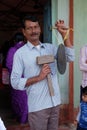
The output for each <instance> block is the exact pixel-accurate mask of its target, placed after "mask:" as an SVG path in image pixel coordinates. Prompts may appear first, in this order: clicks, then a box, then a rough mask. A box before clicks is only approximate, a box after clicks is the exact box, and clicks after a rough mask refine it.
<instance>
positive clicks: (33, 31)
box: [11, 16, 74, 130]
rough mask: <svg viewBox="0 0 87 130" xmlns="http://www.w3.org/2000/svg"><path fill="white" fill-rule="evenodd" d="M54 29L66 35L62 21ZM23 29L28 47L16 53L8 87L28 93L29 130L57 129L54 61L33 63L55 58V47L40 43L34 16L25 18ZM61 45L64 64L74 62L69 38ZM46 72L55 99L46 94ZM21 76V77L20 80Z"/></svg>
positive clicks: (38, 28)
mask: <svg viewBox="0 0 87 130" xmlns="http://www.w3.org/2000/svg"><path fill="white" fill-rule="evenodd" d="M55 27H56V28H57V30H58V31H59V32H60V33H61V35H62V37H63V38H64V37H65V36H66V33H67V29H66V27H65V25H64V21H62V20H60V21H57V22H56V24H55ZM22 28H23V34H24V36H25V37H26V39H27V44H26V45H24V46H23V47H22V48H20V49H19V50H18V51H17V52H16V53H15V56H14V64H13V70H12V74H11V84H12V86H13V88H15V89H20V90H24V89H26V91H27V95H28V112H29V125H30V130H58V117H59V105H60V104H61V100H60V90H59V84H58V79H57V68H56V61H55V62H54V63H51V64H50V65H48V64H44V65H43V66H40V65H38V64H37V62H36V58H37V56H43V55H53V56H56V53H57V48H58V47H55V46H53V44H47V43H44V44H43V43H41V42H40V41H39V37H40V33H41V29H40V25H39V22H38V19H37V18H35V17H34V16H25V17H24V19H23V23H22ZM64 44H65V46H66V48H65V50H66V58H67V61H73V60H74V52H73V48H72V45H71V43H70V40H69V37H67V39H66V40H65V41H64ZM49 73H51V78H52V84H53V89H54V96H50V94H49V89H48V83H47V75H48V74H49ZM22 74H23V75H24V78H21V75H22Z"/></svg>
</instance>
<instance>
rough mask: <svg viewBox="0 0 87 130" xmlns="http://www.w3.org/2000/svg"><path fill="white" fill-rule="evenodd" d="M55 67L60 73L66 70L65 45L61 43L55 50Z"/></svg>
mask: <svg viewBox="0 0 87 130" xmlns="http://www.w3.org/2000/svg"><path fill="white" fill-rule="evenodd" d="M57 68H58V71H59V73H60V74H64V73H65V71H66V55H65V46H64V45H63V44H60V45H59V47H58V50H57Z"/></svg>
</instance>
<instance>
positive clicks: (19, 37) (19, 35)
mask: <svg viewBox="0 0 87 130" xmlns="http://www.w3.org/2000/svg"><path fill="white" fill-rule="evenodd" d="M14 41H15V42H20V41H24V35H23V33H21V32H17V33H16V34H15V35H14Z"/></svg>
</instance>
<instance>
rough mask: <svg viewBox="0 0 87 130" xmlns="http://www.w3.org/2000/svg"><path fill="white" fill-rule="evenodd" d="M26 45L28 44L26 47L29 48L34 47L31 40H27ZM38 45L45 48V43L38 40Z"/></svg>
mask: <svg viewBox="0 0 87 130" xmlns="http://www.w3.org/2000/svg"><path fill="white" fill-rule="evenodd" d="M27 45H28V47H29V48H30V49H33V48H35V46H34V45H33V44H32V43H31V42H29V41H28V42H27ZM40 47H41V48H45V44H44V43H41V42H40Z"/></svg>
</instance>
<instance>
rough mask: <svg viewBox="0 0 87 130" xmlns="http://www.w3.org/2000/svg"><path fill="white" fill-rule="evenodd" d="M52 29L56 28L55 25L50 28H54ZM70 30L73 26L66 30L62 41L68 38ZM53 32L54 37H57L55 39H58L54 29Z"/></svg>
mask: <svg viewBox="0 0 87 130" xmlns="http://www.w3.org/2000/svg"><path fill="white" fill-rule="evenodd" d="M54 29H57V27H52V30H54ZM70 31H74V30H73V28H69V29H68V30H67V32H66V35H65V37H64V39H63V40H64V41H65V40H66V39H68V36H69V32H70ZM53 32H54V35H55V37H56V39H57V41H58V37H57V34H56V32H55V31H53Z"/></svg>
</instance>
